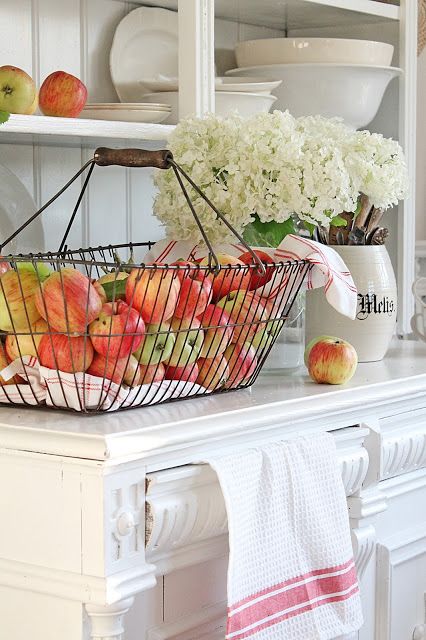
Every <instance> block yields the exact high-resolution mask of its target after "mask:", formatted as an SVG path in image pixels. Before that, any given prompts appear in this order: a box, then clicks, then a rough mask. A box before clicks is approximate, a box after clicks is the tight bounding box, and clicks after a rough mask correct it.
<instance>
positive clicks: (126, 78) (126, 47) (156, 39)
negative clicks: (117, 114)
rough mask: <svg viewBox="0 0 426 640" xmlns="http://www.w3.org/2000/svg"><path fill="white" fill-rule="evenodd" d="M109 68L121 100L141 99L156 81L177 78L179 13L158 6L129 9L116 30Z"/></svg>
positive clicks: (154, 88)
mask: <svg viewBox="0 0 426 640" xmlns="http://www.w3.org/2000/svg"><path fill="white" fill-rule="evenodd" d="M110 71H111V78H112V82H113V84H114V87H115V90H116V91H117V94H118V97H119V98H120V100H121V102H140V101H141V95H143V93H149V92H152V91H155V90H156V83H158V82H167V80H168V79H173V78H176V77H177V75H178V14H177V13H176V12H175V11H168V10H167V9H157V8H155V7H139V8H138V9H134V10H133V11H131V12H130V13H128V14H127V15H126V16H125V17H124V18H123V20H122V21H121V22H120V23H119V25H118V27H117V29H116V31H115V34H114V39H113V42H112V47H111V52H110ZM157 86H158V85H157ZM141 90H142V92H143V93H141Z"/></svg>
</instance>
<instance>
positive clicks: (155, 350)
mask: <svg viewBox="0 0 426 640" xmlns="http://www.w3.org/2000/svg"><path fill="white" fill-rule="evenodd" d="M175 340H176V337H175V334H174V333H173V332H172V329H171V327H170V324H168V323H167V322H163V323H162V324H149V325H147V326H146V327H145V337H144V339H143V342H142V344H141V346H140V347H139V349H137V350H136V351H135V353H134V354H133V355H134V356H135V358H136V359H137V360H138V362H139V363H140V364H142V365H144V366H145V367H147V366H149V365H157V364H158V363H159V362H164V360H167V358H169V356H170V354H171V353H172V351H173V347H174V344H175Z"/></svg>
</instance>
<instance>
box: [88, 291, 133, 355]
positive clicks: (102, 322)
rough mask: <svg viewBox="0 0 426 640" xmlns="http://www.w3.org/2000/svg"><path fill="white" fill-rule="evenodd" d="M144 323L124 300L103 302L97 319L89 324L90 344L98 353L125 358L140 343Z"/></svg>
mask: <svg viewBox="0 0 426 640" xmlns="http://www.w3.org/2000/svg"><path fill="white" fill-rule="evenodd" d="M144 332H145V323H144V321H143V320H142V318H141V317H140V315H139V313H138V312H137V311H136V309H133V307H129V305H127V304H126V303H125V302H123V301H122V300H119V301H118V302H108V303H107V304H104V305H103V307H102V310H101V313H100V314H99V319H98V320H94V321H93V322H92V323H91V324H90V325H89V333H90V337H91V339H92V344H93V347H94V349H95V351H97V352H98V353H100V354H101V355H103V356H106V355H108V354H109V355H110V357H111V358H125V357H126V356H128V355H130V354H131V353H134V352H135V351H136V350H137V349H138V348H139V347H140V345H141V343H142V340H143V336H144Z"/></svg>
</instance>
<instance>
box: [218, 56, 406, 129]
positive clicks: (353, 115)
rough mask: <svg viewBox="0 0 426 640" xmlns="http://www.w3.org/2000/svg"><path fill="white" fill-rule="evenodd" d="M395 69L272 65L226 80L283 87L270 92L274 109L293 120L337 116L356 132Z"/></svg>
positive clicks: (244, 70)
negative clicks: (268, 81)
mask: <svg viewBox="0 0 426 640" xmlns="http://www.w3.org/2000/svg"><path fill="white" fill-rule="evenodd" d="M401 73H402V71H401V69H398V68H396V67H372V66H366V65H345V64H275V65H265V66H256V67H246V68H240V67H239V68H238V69H232V70H231V71H228V72H227V75H229V76H231V77H232V76H252V75H254V74H257V75H258V76H263V75H264V76H266V77H268V78H273V77H275V78H277V79H280V80H282V81H283V84H282V85H281V86H280V87H278V88H277V89H275V90H274V94H275V95H276V96H277V97H278V100H277V103H276V105H275V108H277V109H281V110H283V111H284V110H286V109H288V110H289V111H290V113H291V114H292V115H293V116H295V117H299V116H308V115H322V116H324V117H328V118H330V117H333V116H338V117H341V118H343V120H344V121H345V122H346V124H348V125H349V126H352V127H354V128H355V129H360V128H362V127H365V126H366V125H368V124H369V123H370V122H371V121H372V120H373V118H374V117H375V115H376V113H377V111H378V109H379V106H380V103H381V101H382V98H383V94H384V92H385V90H386V88H387V86H388V84H389V82H390V81H391V80H392V79H393V78H396V77H398V76H399V75H400V74H401Z"/></svg>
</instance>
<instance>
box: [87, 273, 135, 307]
mask: <svg viewBox="0 0 426 640" xmlns="http://www.w3.org/2000/svg"><path fill="white" fill-rule="evenodd" d="M128 277H129V274H128V273H126V272H125V271H114V272H113V273H106V274H105V275H104V276H101V277H100V278H99V279H98V280H96V281H95V284H94V286H95V288H96V289H97V288H98V287H99V288H101V289H102V291H103V295H105V296H106V300H105V302H114V301H115V300H125V299H126V283H125V280H127V278H128ZM101 297H102V296H101Z"/></svg>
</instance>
